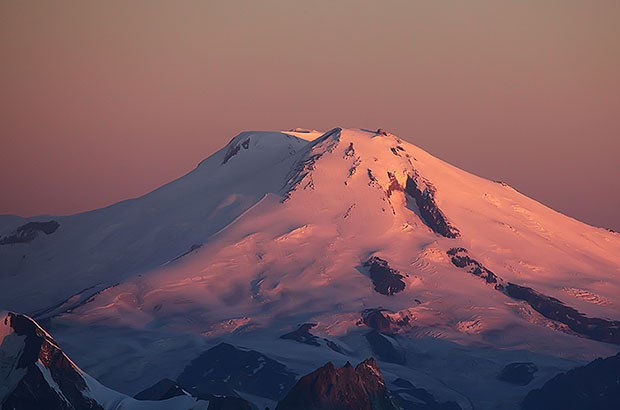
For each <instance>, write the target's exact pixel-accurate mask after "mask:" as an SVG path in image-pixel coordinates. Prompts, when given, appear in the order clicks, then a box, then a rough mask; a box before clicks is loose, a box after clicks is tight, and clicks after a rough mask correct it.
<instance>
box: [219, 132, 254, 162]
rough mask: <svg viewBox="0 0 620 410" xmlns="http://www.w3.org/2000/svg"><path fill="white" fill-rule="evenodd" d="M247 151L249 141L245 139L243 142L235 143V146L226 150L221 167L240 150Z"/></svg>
mask: <svg viewBox="0 0 620 410" xmlns="http://www.w3.org/2000/svg"><path fill="white" fill-rule="evenodd" d="M242 147H243V149H248V148H249V147H250V139H249V138H246V139H245V140H244V141H243V142H239V141H236V143H235V144H232V145H230V146H229V147H228V150H226V154H225V155H224V160H223V161H222V165H224V164H225V163H227V162H228V161H229V160H230V159H231V158H232V157H234V156H235V155H237V154H238V153H239V151H241V148H242Z"/></svg>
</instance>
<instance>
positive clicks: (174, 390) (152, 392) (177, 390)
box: [134, 379, 185, 400]
mask: <svg viewBox="0 0 620 410" xmlns="http://www.w3.org/2000/svg"><path fill="white" fill-rule="evenodd" d="M184 394H185V392H184V391H183V389H182V388H181V386H179V384H178V383H177V382H175V381H174V380H170V379H162V380H160V381H158V382H157V383H155V384H154V385H152V386H151V387H149V388H148V389H145V390H143V391H141V392H140V393H138V394H136V395H135V396H134V397H135V398H136V399H138V400H166V399H169V398H171V397H176V396H183V395H184Z"/></svg>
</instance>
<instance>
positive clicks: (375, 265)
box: [363, 256, 405, 296]
mask: <svg viewBox="0 0 620 410" xmlns="http://www.w3.org/2000/svg"><path fill="white" fill-rule="evenodd" d="M363 266H364V267H365V268H367V269H368V272H369V274H370V279H372V283H373V284H374V286H375V290H376V291H377V292H378V293H381V294H382V295H388V296H389V295H393V294H395V293H398V292H402V291H403V290H405V282H404V281H403V278H404V277H405V275H401V273H400V272H399V271H398V270H396V269H392V268H391V267H390V265H389V264H388V262H387V261H386V260H384V259H381V258H379V257H377V256H373V257H371V258H370V259H368V260H367V261H366V262H364V264H363Z"/></svg>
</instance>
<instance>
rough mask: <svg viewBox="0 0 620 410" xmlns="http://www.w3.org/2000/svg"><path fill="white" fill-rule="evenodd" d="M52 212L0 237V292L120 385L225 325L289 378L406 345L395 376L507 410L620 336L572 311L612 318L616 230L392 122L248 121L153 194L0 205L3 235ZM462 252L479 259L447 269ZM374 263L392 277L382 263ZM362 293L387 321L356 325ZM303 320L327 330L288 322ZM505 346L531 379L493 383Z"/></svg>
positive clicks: (130, 388) (224, 333)
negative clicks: (301, 124)
mask: <svg viewBox="0 0 620 410" xmlns="http://www.w3.org/2000/svg"><path fill="white" fill-rule="evenodd" d="M51 220H53V221H56V222H57V223H58V225H59V226H58V228H57V229H56V230H55V231H54V232H53V233H50V234H39V235H36V236H35V237H34V238H33V239H32V240H31V241H30V242H27V243H7V244H4V245H0V271H1V272H2V275H1V276H0V301H1V302H0V308H3V309H11V310H15V311H20V312H24V313H27V314H30V315H33V316H34V317H35V318H38V319H40V320H45V321H46V323H48V324H49V326H50V328H51V329H53V330H54V334H55V335H56V337H57V338H59V339H60V340H61V341H62V343H63V346H66V349H67V351H70V354H71V356H72V357H73V358H74V359H75V360H78V363H80V366H82V367H83V368H85V369H86V370H88V371H89V373H91V374H93V375H94V376H95V377H97V378H98V379H100V380H101V381H103V382H104V383H106V384H107V385H109V386H110V387H113V388H115V389H119V390H121V391H123V392H125V393H129V394H135V393H136V392H138V391H141V390H143V389H145V388H147V387H149V386H151V385H153V384H154V383H155V382H157V381H158V380H161V379H163V378H166V377H169V378H174V377H176V376H177V375H178V374H180V373H181V371H182V370H183V368H184V367H185V366H186V365H187V364H188V363H189V362H190V361H191V360H192V359H195V358H196V357H198V356H199V355H200V354H201V353H202V352H203V351H205V350H207V349H208V348H209V347H212V346H213V345H215V344H217V343H219V342H222V341H226V342H227V343H230V344H232V345H236V346H242V347H244V348H247V349H253V350H256V351H259V352H261V353H264V354H267V355H268V356H270V357H273V358H274V359H276V360H278V361H279V362H281V363H284V364H285V365H286V366H288V367H289V368H290V369H292V370H293V371H294V372H295V373H296V374H306V373H308V372H310V371H312V370H314V369H316V368H317V367H319V366H321V365H322V364H324V363H325V362H326V361H330V360H331V361H332V362H334V363H336V364H343V363H344V362H346V360H350V361H351V362H359V361H360V360H362V359H363V358H365V357H368V356H371V355H374V356H375V357H378V358H381V357H384V358H385V357H398V358H399V360H398V361H392V362H390V360H385V361H382V360H379V363H380V365H381V368H382V371H383V374H384V378H385V381H386V383H387V385H388V388H391V383H393V381H394V380H397V379H399V378H400V379H405V380H408V381H410V382H412V383H413V384H414V385H415V386H417V387H420V388H424V389H426V390H427V391H429V392H431V393H432V394H433V395H434V396H436V397H437V398H439V399H441V400H442V401H454V402H457V403H459V405H460V406H461V407H462V408H464V409H467V408H473V407H475V408H493V409H502V408H506V409H510V408H516V407H517V406H518V401H519V400H520V399H521V398H522V397H524V396H525V394H526V393H527V391H528V390H529V389H530V388H535V387H539V386H540V385H542V383H543V382H544V381H545V380H546V379H548V378H549V377H551V376H552V375H553V374H554V373H556V372H558V371H564V370H567V369H569V368H571V367H573V366H574V365H576V364H581V363H583V362H584V361H585V360H588V359H591V358H593V357H595V356H598V355H608V354H612V353H615V352H616V351H617V349H618V347H617V345H615V344H613V343H610V344H606V343H601V342H598V341H595V340H591V339H592V338H591V335H589V334H587V332H585V331H583V332H580V330H579V329H581V328H582V327H583V326H582V327H580V326H575V325H574V323H569V322H570V321H571V320H582V319H579V318H585V319H583V320H594V319H600V320H602V322H594V321H592V322H584V323H585V325H584V326H586V325H587V326H589V324H591V323H601V324H602V325H601V326H607V327H606V328H605V329H613V328H614V326H616V321H617V320H620V296H619V295H620V235H618V234H616V233H613V232H609V231H607V230H604V229H600V228H595V227H591V226H588V225H586V224H583V223H581V222H579V221H576V220H574V219H572V218H569V217H567V216H564V215H562V214H560V213H558V212H556V211H554V210H552V209H549V208H547V207H545V206H544V205H542V204H540V203H538V202H536V201H534V200H532V199H530V198H527V197H525V196H524V195H522V194H520V193H519V192H517V191H516V190H514V189H512V188H511V187H509V186H507V185H505V184H503V183H497V182H492V181H489V180H486V179H483V178H480V177H477V176H475V175H472V174H469V173H467V172H465V171H462V170H460V169H457V168H455V167H453V166H451V165H449V164H447V163H445V162H443V161H441V160H439V159H437V158H434V157H433V156H431V155H429V154H428V153H426V152H424V151H423V150H421V149H420V148H418V147H416V146H414V145H412V144H409V143H407V142H405V141H403V140H400V139H399V138H398V137H396V136H394V135H392V134H389V133H387V132H384V131H378V132H370V131H366V130H358V129H339V128H336V129H334V130H331V131H329V132H327V133H324V134H323V133H319V132H316V131H304V130H295V131H288V132H244V133H242V134H240V135H238V136H236V137H235V138H233V140H232V141H231V142H230V143H229V144H228V145H227V146H225V147H224V148H222V149H221V150H220V151H218V152H217V153H215V154H213V155H212V156H210V157H209V158H207V159H205V160H204V161H203V162H201V163H200V165H199V166H198V167H197V168H196V169H195V170H194V171H192V172H190V173H189V174H187V175H186V176H184V177H182V178H179V179H178V180H176V181H173V182H171V183H169V184H167V185H165V186H163V187H161V188H159V189H157V190H155V191H153V192H152V193H150V194H147V195H145V196H143V197H140V198H136V199H132V200H128V201H124V202H121V203H118V204H115V205H112V206H110V207H107V208H104V209H99V210H95V211H91V212H86V213H82V214H77V215H71V216H64V217H47V216H46V217H39V218H28V219H25V218H17V217H8V216H6V217H2V218H0V236H1V237H2V238H6V237H10V236H11V235H14V234H15V233H16V232H18V231H19V229H20V227H21V226H23V225H25V224H27V223H29V222H47V221H51ZM0 243H2V242H1V238H0ZM451 249H459V251H458V252H459V253H458V255H461V256H460V257H461V258H464V256H462V255H467V257H468V258H469V259H468V261H471V260H473V261H475V263H474V262H467V261H466V262H467V264H465V265H463V267H459V266H456V265H455V264H454V263H453V257H454V255H450V254H448V251H450V250H451ZM461 249H462V250H461ZM454 252H457V251H453V253H454ZM372 258H375V259H372ZM370 260H381V261H384V262H385V266H388V267H389V269H387V268H386V272H390V273H391V275H392V276H389V277H388V278H383V277H381V278H379V279H377V278H378V277H377V273H376V272H371V270H370V269H369V265H368V264H367V263H366V262H367V261H370ZM462 260H464V259H462ZM476 268H479V271H480V272H484V275H483V277H484V278H488V277H492V278H496V279H497V280H496V281H495V282H489V281H488V280H484V279H482V278H481V276H480V275H479V274H477V273H476V272H478V271H476ZM395 272H396V273H395ZM489 272H491V273H492V274H493V276H490V274H489ZM472 273H473V274H472ZM373 280H374V281H375V283H373ZM388 280H389V282H386V281H388ZM377 281H379V283H381V285H377ZM381 281H383V282H386V283H387V285H385V286H383V285H384V284H383V282H381ZM506 284H513V285H516V286H521V287H527V288H531V290H532V292H535V293H532V295H540V296H539V297H538V299H532V298H529V299H528V298H526V297H522V298H517V296H519V295H517V296H515V295H516V294H515V293H514V292H512V293H511V292H510V291H505V290H504V289H505V288H504V286H505V285H506ZM384 288H385V289H384ZM377 289H383V290H384V291H382V292H381V293H380V292H378V291H377ZM386 289H387V290H386ZM508 289H521V288H515V287H512V288H508ZM497 290H500V291H497ZM584 295H585V296H584ZM541 300H543V301H547V302H549V301H550V302H549V303H551V305H550V306H551V308H552V309H556V308H558V306H559V307H560V308H562V306H564V307H566V308H567V309H568V308H571V309H573V310H574V311H575V312H576V313H571V314H570V315H568V316H566V317H565V316H562V315H555V316H554V315H551V314H549V313H548V312H546V310H545V309H546V307H545V306H542V307H541V306H540V303H539V302H540V301H541ZM556 300H557V303H559V304H555V303H556V302H555V301H556ZM368 309H378V311H379V312H382V313H381V314H382V315H383V316H384V320H386V321H387V322H386V323H388V325H387V328H389V329H390V332H389V334H388V333H382V332H381V330H380V329H379V330H377V329H371V328H370V327H369V326H368V325H366V324H365V322H364V320H363V317H362V316H363V312H367V311H368ZM562 309H563V308H562ZM571 312H572V311H571ZM571 315H572V316H571ZM579 315H581V316H579ZM575 318H576V319H575ZM382 320H383V319H382ZM304 323H312V324H316V325H315V326H313V327H312V328H311V332H312V335H313V336H314V337H315V338H314V339H312V340H313V341H315V342H316V343H310V344H308V343H300V342H298V341H296V340H295V339H294V338H289V339H281V338H280V336H281V335H283V334H287V333H289V332H293V331H295V329H297V328H298V327H299V325H301V324H304ZM587 326H586V327H587ZM596 326H598V325H596ZM575 329H577V330H575ZM371 331H372V332H374V333H372V334H371V335H368V333H369V332H371ZM367 336H368V337H367ZM112 340H114V342H112ZM597 340H606V341H607V340H611V341H613V340H615V339H613V338H607V339H605V338H598V339H597ZM136 341H139V343H136ZM111 343H114V346H111ZM558 347H560V348H558ZM512 362H532V363H535V364H536V366H537V368H538V369H539V370H538V371H537V372H536V374H535V377H534V380H533V381H532V382H531V383H530V384H529V385H528V387H527V388H525V387H523V386H516V385H511V384H508V383H503V382H501V381H499V380H497V378H496V375H497V374H498V373H499V372H500V371H501V369H502V368H504V366H505V365H507V364H509V363H512ZM442 369H443V370H442ZM472 375H475V376H476V377H471V376H472ZM481 377H483V378H485V383H479V380H480V378H481ZM486 380H488V381H486ZM246 398H248V399H250V401H254V403H257V404H258V405H261V406H262V405H270V406H273V405H274V402H272V401H271V402H270V401H269V400H270V398H269V397H262V398H261V397H255V396H252V397H246ZM272 408H273V407H272Z"/></svg>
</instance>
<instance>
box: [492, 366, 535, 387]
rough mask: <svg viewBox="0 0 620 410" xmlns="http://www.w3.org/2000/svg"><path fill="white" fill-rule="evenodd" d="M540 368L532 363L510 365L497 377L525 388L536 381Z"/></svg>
mask: <svg viewBox="0 0 620 410" xmlns="http://www.w3.org/2000/svg"><path fill="white" fill-rule="evenodd" d="M537 371H538V367H536V365H535V364H534V363H532V362H516V363H509V364H507V365H506V366H504V368H503V369H502V371H501V372H500V373H499V374H498V375H497V379H498V380H501V381H503V382H506V383H510V384H515V385H517V386H525V385H527V384H529V383H530V382H531V381H532V380H534V374H535V373H536V372H537Z"/></svg>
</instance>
